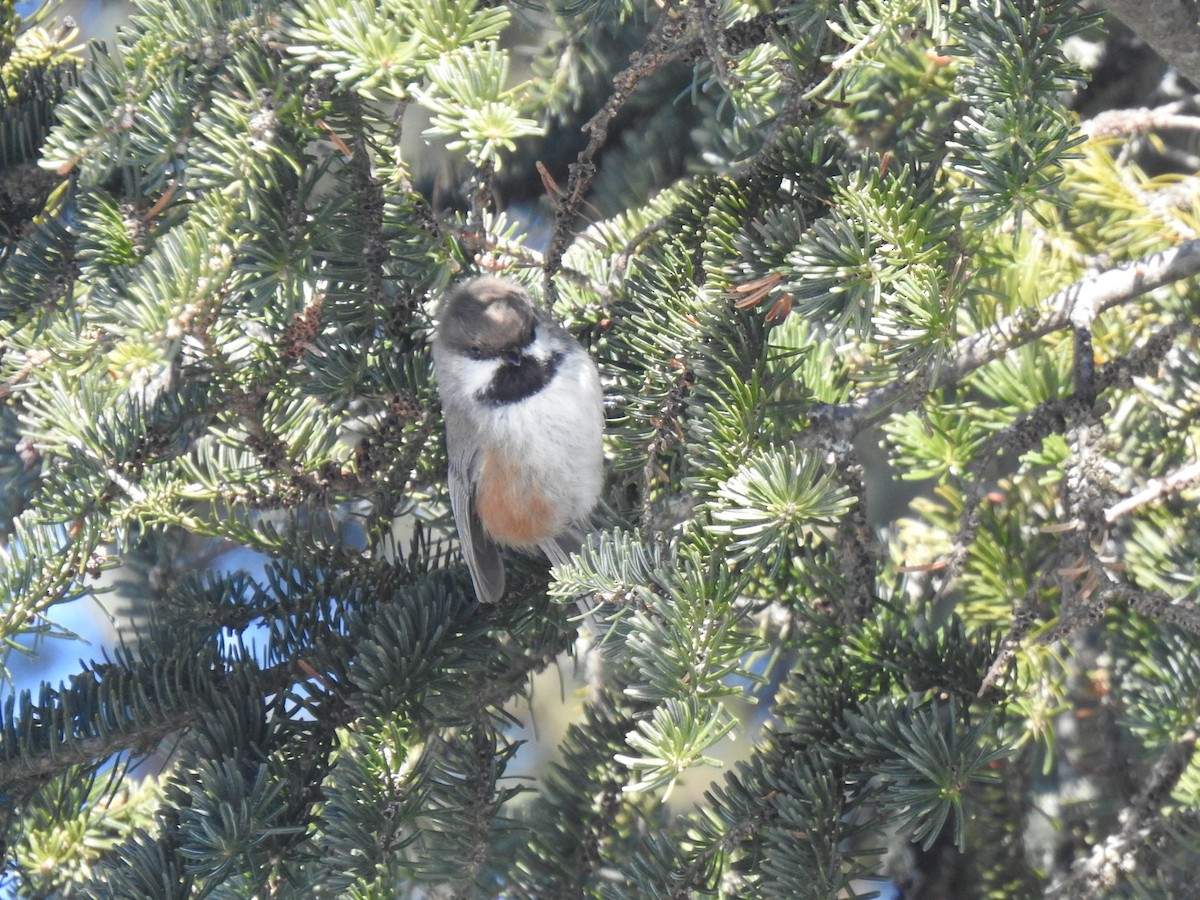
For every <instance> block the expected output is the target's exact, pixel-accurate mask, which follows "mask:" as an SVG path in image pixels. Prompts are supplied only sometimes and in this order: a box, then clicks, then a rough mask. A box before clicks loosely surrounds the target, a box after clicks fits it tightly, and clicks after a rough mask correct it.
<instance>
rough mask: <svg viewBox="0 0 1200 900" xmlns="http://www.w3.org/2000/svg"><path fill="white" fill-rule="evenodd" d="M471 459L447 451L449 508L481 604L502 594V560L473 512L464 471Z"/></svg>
mask: <svg viewBox="0 0 1200 900" xmlns="http://www.w3.org/2000/svg"><path fill="white" fill-rule="evenodd" d="M451 446H454V444H453V443H452V444H451ZM460 446H461V445H460ZM473 462H474V460H473V459H472V458H471V457H470V456H469V455H467V454H458V453H455V452H454V451H451V453H450V466H449V479H448V480H449V483H450V509H451V510H452V511H453V512H454V522H455V524H456V525H457V526H458V540H459V544H460V545H461V547H462V555H463V559H465V560H466V563H467V568H468V569H469V570H470V572H471V582H472V583H473V584H474V585H475V596H476V597H478V598H479V601H480V602H481V603H496V602H497V601H498V600H499V599H500V598H501V596H503V594H504V560H503V559H501V557H500V548H499V547H497V546H496V544H495V542H494V541H492V539H491V538H489V537H488V536H487V533H486V532H485V531H484V530H483V523H482V522H480V521H479V516H478V515H477V514H476V513H475V496H474V491H473V490H472V489H471V483H472V480H471V478H470V477H469V474H468V473H470V471H471V465H472V464H473Z"/></svg>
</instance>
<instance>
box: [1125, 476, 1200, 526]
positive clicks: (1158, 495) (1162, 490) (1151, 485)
mask: <svg viewBox="0 0 1200 900" xmlns="http://www.w3.org/2000/svg"><path fill="white" fill-rule="evenodd" d="M1197 484H1200V462H1194V463H1192V464H1191V465H1187V466H1184V467H1183V468H1182V469H1179V470H1177V471H1175V472H1172V473H1171V474H1170V475H1165V476H1164V477H1162V478H1151V479H1150V480H1149V481H1147V482H1146V486H1145V487H1143V488H1142V489H1141V490H1140V491H1137V492H1136V493H1134V494H1130V495H1129V496H1128V497H1126V498H1125V499H1124V500H1122V501H1120V502H1119V503H1114V504H1113V505H1112V506H1110V507H1109V508H1108V509H1106V510H1105V511H1104V521H1105V522H1107V523H1108V524H1109V525H1111V524H1112V523H1113V522H1115V521H1117V519H1119V518H1121V517H1122V516H1124V515H1126V514H1128V513H1131V512H1133V511H1134V510H1135V509H1137V508H1138V507H1140V506H1145V505H1147V504H1149V503H1157V502H1158V501H1159V500H1161V499H1162V498H1163V497H1166V496H1167V495H1169V494H1174V493H1178V492H1179V491H1182V490H1186V489H1187V488H1190V487H1195V486H1196V485H1197Z"/></svg>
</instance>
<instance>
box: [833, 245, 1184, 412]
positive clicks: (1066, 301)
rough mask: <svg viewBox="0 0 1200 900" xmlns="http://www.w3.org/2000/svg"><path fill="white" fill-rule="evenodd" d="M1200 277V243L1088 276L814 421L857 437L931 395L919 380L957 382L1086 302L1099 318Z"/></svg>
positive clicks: (932, 384) (1059, 323)
mask: <svg viewBox="0 0 1200 900" xmlns="http://www.w3.org/2000/svg"><path fill="white" fill-rule="evenodd" d="M1196 275H1200V240H1193V241H1187V242H1186V243H1183V244H1179V245H1178V246H1176V247H1171V248H1170V249H1168V250H1163V251H1161V252H1159V253H1154V254H1151V255H1150V256H1146V257H1143V258H1142V259H1140V260H1137V261H1136V262H1133V263H1129V264H1126V265H1123V266H1120V267H1118V268H1115V269H1110V270H1108V271H1107V272H1102V273H1100V274H1099V275H1094V276H1091V277H1088V278H1085V279H1083V280H1082V281H1078V282H1076V283H1075V284H1072V285H1070V286H1068V287H1065V288H1063V289H1062V290H1061V291H1058V292H1057V293H1055V294H1054V295H1052V296H1051V297H1049V298H1047V300H1046V301H1045V302H1044V303H1043V304H1042V308H1041V309H1025V310H1019V311H1018V312H1015V313H1013V314H1012V315H1011V316H1007V317H1006V318H1004V319H1002V320H1001V321H999V322H997V323H996V324H995V325H994V326H992V327H991V328H989V329H987V330H986V331H982V332H980V333H978V334H973V335H970V336H969V337H965V338H962V339H961V340H959V341H958V343H957V344H955V347H954V350H953V351H952V352H951V353H950V355H949V359H946V360H932V361H931V362H930V363H929V364H927V365H926V366H925V368H924V369H922V370H921V371H920V372H918V373H917V374H916V375H914V376H913V378H912V379H910V381H909V382H908V383H903V384H900V383H897V384H889V385H885V386H883V387H879V388H876V389H875V390H873V391H870V392H869V393H867V394H865V395H863V396H862V397H859V398H857V399H855V400H851V401H848V402H846V403H841V404H838V405H837V406H829V407H826V408H825V409H823V410H820V411H819V412H818V413H817V414H816V416H815V417H814V418H815V419H816V421H817V423H818V424H825V425H826V426H827V427H829V426H832V427H834V428H835V429H836V430H838V431H843V432H848V433H849V434H856V433H858V432H859V431H861V430H862V429H864V428H866V427H868V426H869V425H871V424H873V423H875V422H876V421H878V420H879V419H881V418H883V417H884V416H886V415H889V414H891V413H893V412H903V411H905V410H909V409H913V408H915V407H916V406H918V405H919V404H920V403H921V401H922V400H923V399H924V393H925V392H924V391H917V390H915V389H914V386H913V382H919V381H920V379H922V378H924V379H925V383H926V384H927V385H928V390H935V389H937V388H941V387H947V386H949V385H952V384H957V383H958V382H959V381H961V380H962V379H963V378H964V377H966V376H967V375H969V374H970V373H971V372H974V371H975V370H976V369H979V368H981V367H983V366H985V365H987V364H988V363H990V362H992V361H993V360H996V359H999V358H1000V357H1001V356H1003V355H1004V354H1005V353H1008V352H1009V351H1011V350H1014V349H1016V348H1017V347H1021V346H1024V345H1025V344H1028V343H1030V342H1031V341H1035V340H1037V339H1038V338H1040V337H1044V336H1046V335H1047V334H1051V333H1052V332H1055V331H1061V330H1062V329H1064V328H1066V327H1068V326H1069V325H1070V324H1071V316H1072V314H1073V312H1074V310H1075V308H1076V306H1077V305H1078V304H1080V303H1086V304H1088V305H1089V306H1090V307H1091V308H1092V309H1094V310H1095V314H1096V315H1099V314H1100V313H1102V312H1104V311H1105V310H1108V309H1112V308H1113V307H1114V306H1120V305H1121V304H1123V303H1128V302H1129V301H1130V300H1133V299H1135V298H1137V297H1140V296H1142V295H1143V294H1146V293H1149V292H1150V291H1152V290H1155V289H1156V288H1160V287H1162V286H1164V285H1167V284H1171V283H1173V282H1176V281H1182V280H1183V279H1185V278H1193V277H1195V276H1196ZM1044 310H1049V311H1048V312H1044Z"/></svg>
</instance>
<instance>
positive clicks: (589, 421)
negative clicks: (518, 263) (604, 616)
mask: <svg viewBox="0 0 1200 900" xmlns="http://www.w3.org/2000/svg"><path fill="white" fill-rule="evenodd" d="M433 363H434V371H435V374H436V376H437V385H438V393H439V395H440V396H441V399H442V409H443V412H444V414H445V419H446V446H447V450H448V453H449V482H450V506H451V508H452V510H453V512H454V521H455V523H456V524H457V526H458V534H459V539H460V541H461V544H462V550H463V556H464V557H465V559H466V562H467V567H468V568H469V569H470V571H471V580H472V581H473V582H474V585H475V594H476V596H477V597H478V598H479V599H480V600H481V601H482V602H484V603H495V602H496V601H497V600H499V599H500V597H501V595H502V594H503V593H504V561H503V560H502V559H501V556H500V547H513V548H517V549H520V550H532V549H534V548H540V549H541V550H542V552H543V553H545V554H546V556H547V557H549V559H550V561H551V562H552V563H554V564H556V565H557V564H561V563H564V562H566V561H567V558H568V556H569V554H570V553H572V552H574V551H575V550H577V549H579V547H580V545H581V544H582V540H583V536H584V534H585V533H586V532H587V530H588V528H589V518H590V516H591V513H592V510H593V509H594V508H595V506H596V502H597V500H598V499H599V497H600V489H601V484H602V481H603V474H604V472H603V470H604V452H603V444H602V438H603V431H604V398H603V394H602V392H601V389H600V376H599V374H598V372H597V371H596V364H595V363H594V362H593V361H592V359H591V357H590V356H588V354H587V352H586V351H585V350H584V349H583V347H581V346H580V345H579V344H578V343H577V342H576V341H575V340H574V338H572V337H571V336H570V335H569V334H568V333H567V332H566V331H565V330H564V329H563V328H562V327H561V326H559V325H558V324H557V323H556V322H554V321H553V320H552V319H550V318H549V316H548V315H547V314H546V313H545V312H544V311H543V310H542V309H540V308H539V307H538V306H536V305H535V304H534V303H533V301H532V300H531V299H530V297H529V295H528V294H527V293H526V292H525V291H524V289H522V288H521V286H520V285H518V284H516V283H515V282H513V281H509V280H507V279H503V278H495V277H491V276H484V277H482V278H473V279H471V280H469V281H464V282H460V283H459V284H457V285H455V286H454V287H453V288H451V289H450V291H449V292H448V293H447V294H446V296H445V299H444V300H443V302H442V305H441V309H440V314H439V321H438V326H437V332H436V336H435V337H434V341H433Z"/></svg>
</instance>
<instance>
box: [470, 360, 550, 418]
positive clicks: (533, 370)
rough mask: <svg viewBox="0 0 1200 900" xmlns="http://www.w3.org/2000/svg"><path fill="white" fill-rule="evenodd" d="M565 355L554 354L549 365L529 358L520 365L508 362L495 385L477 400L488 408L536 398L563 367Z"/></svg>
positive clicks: (489, 387) (490, 386) (496, 379)
mask: <svg viewBox="0 0 1200 900" xmlns="http://www.w3.org/2000/svg"><path fill="white" fill-rule="evenodd" d="M562 361H563V355H562V354H561V353H552V354H551V355H550V358H549V359H548V360H546V361H545V362H542V361H541V360H539V359H533V358H532V357H529V356H525V357H522V358H521V363H520V365H512V364H511V363H505V364H504V365H502V366H501V367H500V368H499V369H497V370H496V374H495V375H494V376H493V377H492V382H491V384H489V385H488V386H487V387H486V388H484V389H483V390H482V391H480V392H479V393H478V394H476V397H477V398H478V399H479V401H480V402H481V403H486V404H487V405H488V406H506V405H508V404H509V403H519V402H520V401H522V400H524V399H526V398H527V397H532V396H533V395H534V394H536V393H537V392H538V391H540V390H541V389H542V388H544V387H545V386H546V385H547V384H549V383H550V379H551V378H553V377H554V373H555V372H557V371H558V367H559V366H560V365H562Z"/></svg>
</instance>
